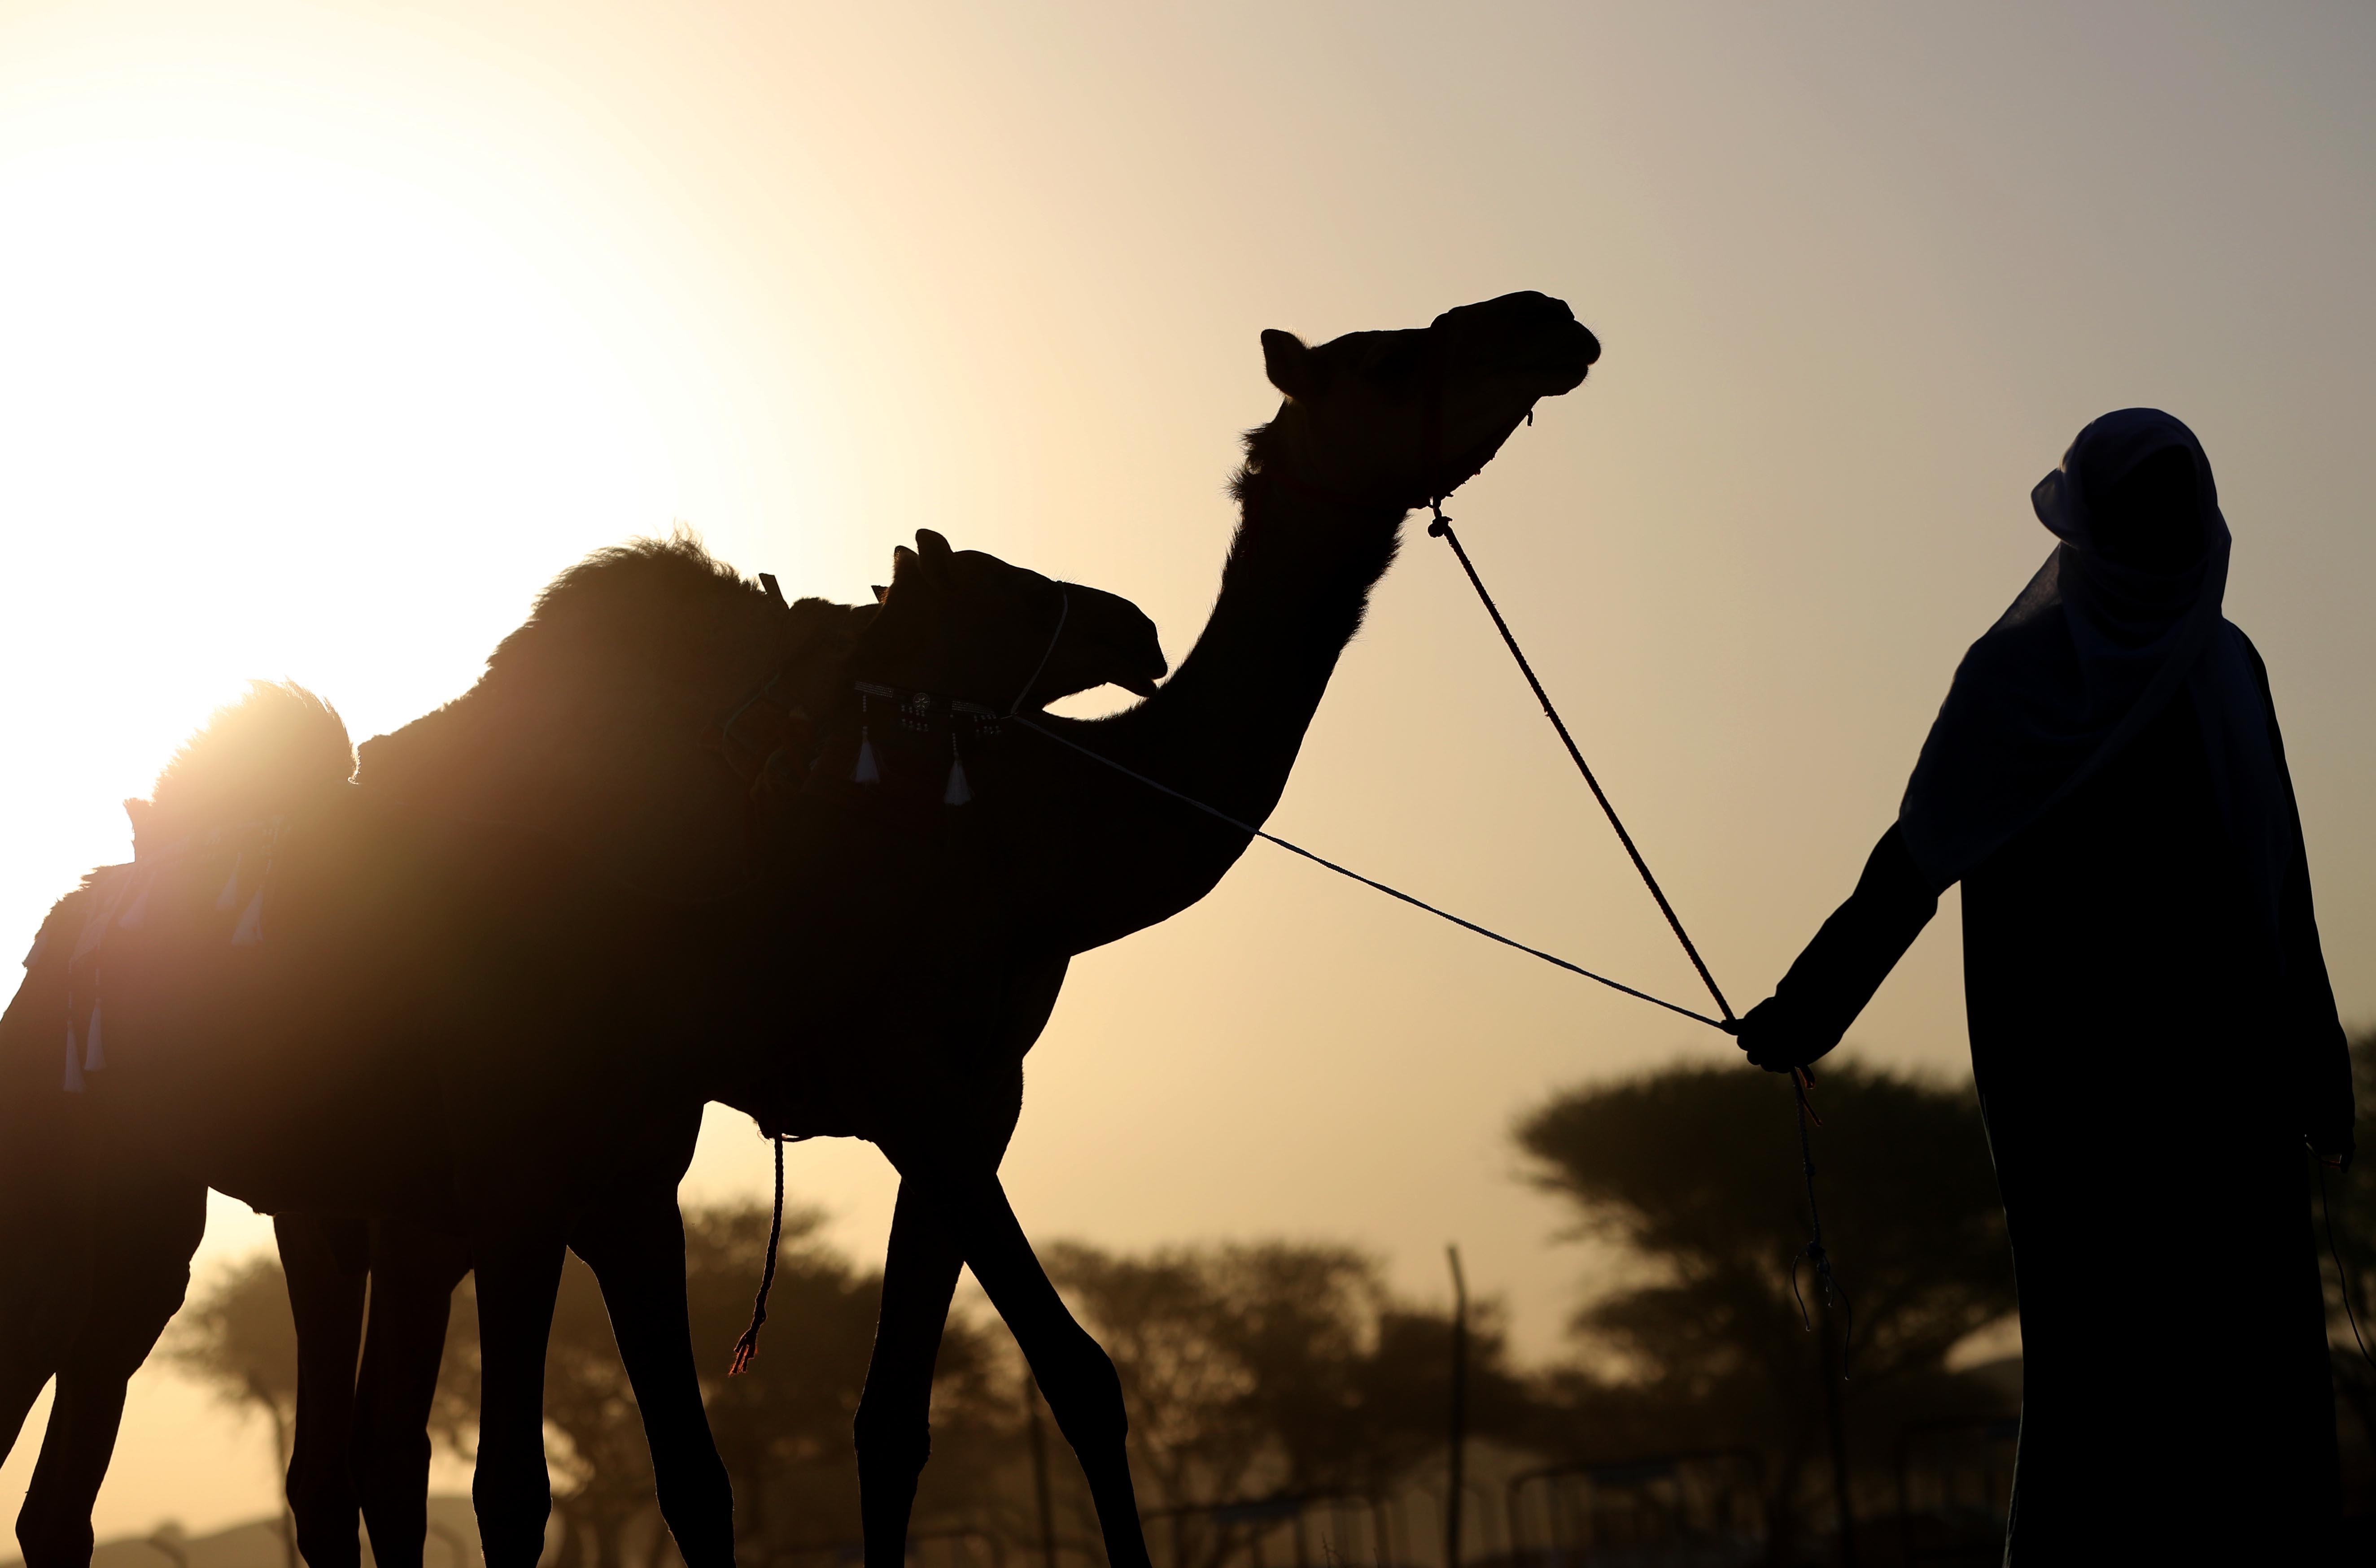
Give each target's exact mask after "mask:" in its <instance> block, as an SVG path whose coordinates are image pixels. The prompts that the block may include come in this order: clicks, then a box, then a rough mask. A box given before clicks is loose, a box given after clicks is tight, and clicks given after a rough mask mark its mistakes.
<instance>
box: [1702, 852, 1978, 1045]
mask: <svg viewBox="0 0 2376 1568" xmlns="http://www.w3.org/2000/svg"><path fill="white" fill-rule="evenodd" d="M1938 909H1939V895H1938V893H1937V892H1936V891H1935V890H1934V889H1932V887H1931V885H1930V883H1929V882H1928V881H1927V880H1926V879H1925V878H1924V877H1923V875H1922V873H1921V871H1920V870H1919V868H1917V867H1916V865H1915V863H1914V856H1913V853H1912V852H1911V851H1910V850H1908V849H1907V847H1906V839H1905V837H1904V836H1903V835H1902V834H1900V833H1899V832H1898V830H1897V825H1896V824H1895V823H1892V824H1891V825H1890V827H1889V831H1888V832H1886V833H1884V834H1883V835H1882V836H1881V842H1880V843H1878V844H1876V845H1874V846H1873V848H1872V853H1871V855H1870V856H1869V857H1867V859H1866V861H1865V862H1864V874H1863V875H1862V876H1861V877H1859V878H1858V879H1857V885H1856V891H1855V892H1853V893H1851V894H1849V895H1848V898H1847V903H1845V904H1842V905H1841V906H1840V907H1839V908H1838V909H1835V910H1834V911H1832V918H1831V919H1829V920H1827V921H1824V926H1823V929H1822V930H1821V931H1818V932H1815V939H1814V940H1813V941H1812V942H1810V943H1808V944H1807V948H1806V951H1805V952H1803V953H1801V954H1800V955H1799V960H1798V962H1797V963H1794V964H1792V965H1791V966H1790V972H1789V973H1788V974H1787V975H1784V976H1783V977H1782V983H1781V984H1779V985H1777V986H1776V987H1775V988H1774V994H1773V995H1772V996H1770V997H1768V998H1766V999H1765V1000H1764V1001H1763V1002H1761V1003H1759V1004H1757V1005H1756V1006H1754V1007H1752V1008H1751V1009H1750V1010H1749V1013H1748V1016H1746V1017H1744V1018H1742V1019H1741V1020H1740V1028H1739V1029H1738V1030H1737V1031H1736V1033H1737V1035H1738V1038H1739V1039H1740V1049H1741V1050H1742V1051H1746V1052H1748V1054H1749V1060H1750V1061H1751V1062H1752V1063H1755V1064H1756V1065H1758V1066H1760V1067H1763V1068H1764V1069H1765V1070H1766V1071H1767V1072H1769V1073H1781V1072H1788V1070H1789V1069H1791V1068H1793V1067H1802V1066H1804V1065H1806V1064H1807V1063H1810V1062H1812V1061H1814V1060H1815V1059H1816V1058H1817V1057H1819V1056H1821V1055H1823V1054H1824V1052H1825V1051H1829V1050H1831V1049H1832V1047H1834V1046H1835V1045H1837V1044H1839V1043H1840V1037H1841V1036H1842V1035H1844V1034H1846V1033H1847V1030H1848V1026H1849V1025H1850V1024H1852V1023H1854V1022H1856V1017H1857V1015H1858V1014H1859V1013H1861V1012H1863V1011H1864V1006H1865V1004H1866V1003H1868V1002H1870V1001H1871V1000H1872V993H1873V992H1876V991H1879V990H1880V989H1881V982H1882V981H1883V980H1886V979H1888V978H1889V971H1890V970H1891V969H1892V968H1895V967H1896V965H1897V960H1898V959H1900V958H1902V957H1904V956H1906V950H1907V948H1908V947H1911V946H1912V945H1914V939H1915V938H1916V937H1917V936H1919V935H1920V934H1921V932H1922V928H1923V927H1924V926H1926V925H1928V924H1930V923H1931V916H1932V915H1934V914H1936V913H1937V912H1938Z"/></svg>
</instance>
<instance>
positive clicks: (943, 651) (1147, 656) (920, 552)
mask: <svg viewBox="0 0 2376 1568" xmlns="http://www.w3.org/2000/svg"><path fill="white" fill-rule="evenodd" d="M874 592H875V597H877V598H878V599H880V600H882V601H883V608H882V610H881V611H880V612H878V613H877V614H876V615H875V617H874V620H873V624H870V625H869V626H868V627H867V628H866V630H865V631H864V632H863V633H861V634H860V636H859V639H858V645H857V647H855V648H854V649H852V651H851V654H850V659H849V668H850V673H851V674H852V675H853V676H855V677H856V678H857V679H860V680H862V681H873V682H879V683H882V684H885V685H890V686H901V687H906V688H909V689H910V690H915V691H927V692H932V693H934V694H935V695H941V696H948V697H960V698H963V699H965V700H967V701H968V702H978V703H980V704H983V705H984V706H986V707H994V708H997V709H998V710H999V711H1000V712H1004V711H1005V710H1006V708H1007V707H1008V705H1010V704H1012V703H1014V702H1015V701H1016V697H1017V696H1018V695H1020V696H1021V697H1022V698H1023V706H1024V707H1025V708H1027V709H1031V708H1040V707H1046V706H1047V705H1048V704H1050V703H1051V702H1054V701H1055V700H1056V699H1057V698H1058V697H1063V696H1070V695H1072V694H1074V693H1075V692H1086V691H1087V690H1089V689H1090V688H1091V687H1093V686H1102V685H1107V684H1112V685H1116V686H1120V687H1122V688H1123V689H1124V690H1126V691H1130V692H1134V693H1135V694H1137V695H1140V696H1143V697H1145V696H1153V695H1155V683H1156V681H1157V680H1158V678H1159V677H1161V675H1162V674H1163V673H1164V671H1165V670H1166V669H1167V668H1168V666H1167V665H1166V663H1165V661H1164V658H1163V649H1162V647H1161V646H1160V645H1159V644H1158V642H1157V641H1156V636H1155V623H1154V622H1152V621H1150V620H1148V619H1147V618H1146V614H1145V612H1142V611H1141V610H1140V609H1139V608H1138V606H1137V605H1135V604H1133V603H1132V602H1131V601H1130V600H1126V599H1124V598H1123V597H1122V596H1121V595H1120V594H1112V593H1107V592H1105V591H1104V590H1102V589H1100V588H1087V587H1085V586H1083V585H1082V584H1079V583H1059V582H1057V581H1055V580H1054V579H1052V578H1050V577H1043V576H1040V574H1039V573H1037V572H1033V571H1028V570H1026V569H1025V568H1023V567H1021V566H1010V565H1008V564H1006V563H1005V562H1004V561H1001V560H1000V559H999V558H998V557H997V556H995V555H985V554H983V553H982V552H980V551H979V550H952V549H950V548H949V541H948V540H945V539H943V538H942V537H941V536H940V535H939V534H936V533H934V532H933V531H932V530H931V529H919V530H918V531H917V534H916V548H915V549H913V550H909V548H907V547H906V546H905V545H901V546H900V547H899V548H897V550H895V551H893V552H892V559H891V585H890V587H888V588H876V589H875V590H874ZM1027 686H1028V688H1029V689H1028V691H1027V690H1026V687H1027Z"/></svg>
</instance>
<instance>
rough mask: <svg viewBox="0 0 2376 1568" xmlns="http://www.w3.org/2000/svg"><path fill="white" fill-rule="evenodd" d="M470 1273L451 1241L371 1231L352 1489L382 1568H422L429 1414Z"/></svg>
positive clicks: (463, 1252) (458, 1244)
mask: <svg viewBox="0 0 2376 1568" xmlns="http://www.w3.org/2000/svg"><path fill="white" fill-rule="evenodd" d="M469 1271H470V1253H469V1247H467V1246H466V1245H464V1243H463V1242H462V1241H460V1240H459V1239H458V1238H456V1237H450V1236H442V1235H439V1234H438V1233H437V1232H435V1231H434V1230H429V1229H423V1228H422V1227H420V1226H417V1225H410V1224H408V1223H406V1222H404V1221H402V1220H392V1219H391V1220H381V1221H379V1222H377V1223H375V1224H374V1225H373V1226H372V1228H371V1317H370V1320H369V1323H368V1324H367V1326H366V1328H365V1330H364V1335H363V1354H362V1370H361V1372H359V1373H358V1374H357V1376H356V1391H355V1420H354V1433H355V1436H354V1448H353V1455H352V1460H351V1463H352V1464H353V1467H354V1477H355V1490H356V1492H357V1494H358V1496H359V1498H360V1500H361V1502H362V1511H363V1523H364V1524H365V1525H366V1526H368V1527H369V1528H370V1530H371V1543H372V1558H373V1560H374V1562H377V1563H378V1564H379V1568H421V1562H422V1550H423V1547H424V1545H425V1543H426V1542H427V1539H428V1536H429V1508H428V1493H429V1458H430V1450H429V1430H428V1429H429V1412H430V1407H431V1406H432V1405H433V1404H434V1402H435V1400H436V1397H437V1370H438V1366H439V1364H440V1363H441V1362H442V1361H444V1360H445V1358H446V1322H447V1320H448V1318H449V1317H450V1316H451V1315H452V1313H453V1308H454V1288H455V1287H456V1286H457V1285H459V1284H460V1283H461V1282H462V1276H464V1275H465V1274H468V1273H469Z"/></svg>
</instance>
